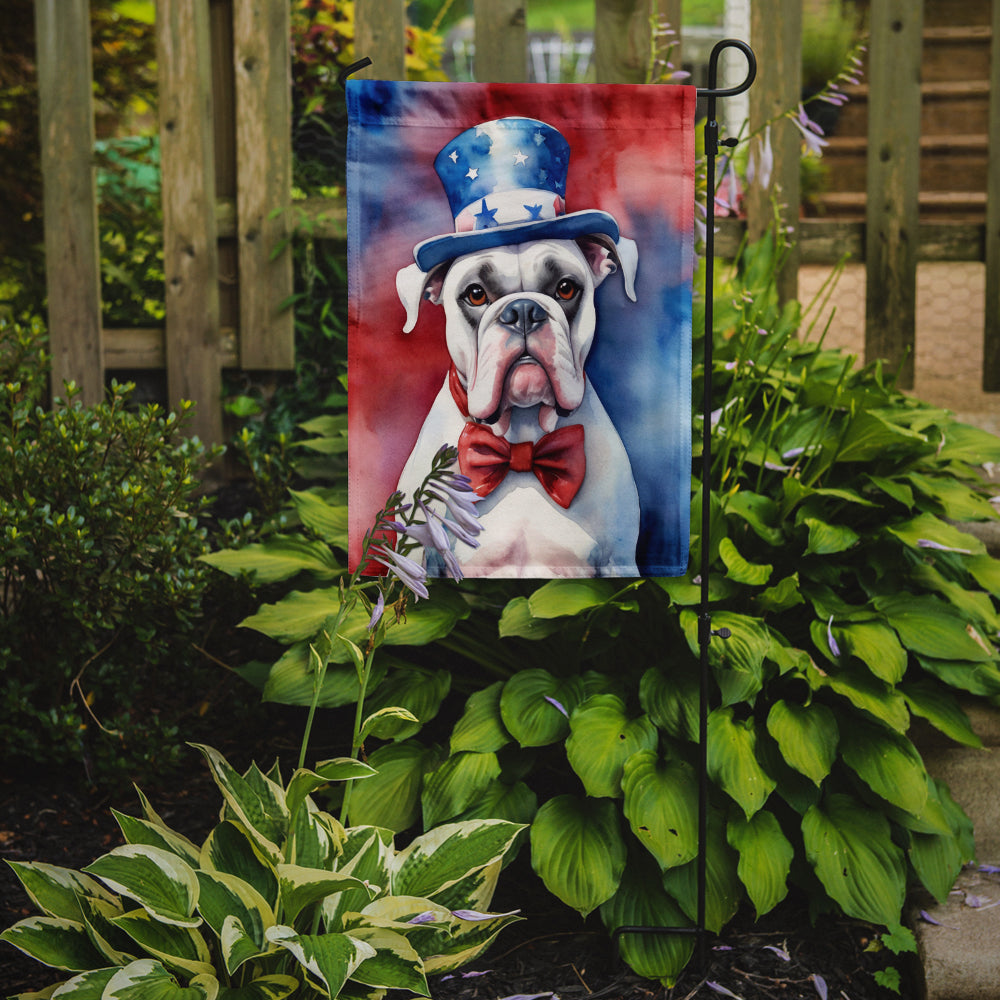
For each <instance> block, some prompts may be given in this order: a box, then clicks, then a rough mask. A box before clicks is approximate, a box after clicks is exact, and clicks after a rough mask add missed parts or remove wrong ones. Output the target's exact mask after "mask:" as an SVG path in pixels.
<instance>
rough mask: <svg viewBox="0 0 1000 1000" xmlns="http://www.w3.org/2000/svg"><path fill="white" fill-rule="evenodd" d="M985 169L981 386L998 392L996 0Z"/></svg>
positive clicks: (999, 80) (999, 90)
mask: <svg viewBox="0 0 1000 1000" xmlns="http://www.w3.org/2000/svg"><path fill="white" fill-rule="evenodd" d="M989 129H990V132H989V161H988V162H989V170H988V172H987V179H986V325H985V329H984V330H983V389H984V391H986V392H1000V0H993V41H992V43H991V46H990V119H989Z"/></svg>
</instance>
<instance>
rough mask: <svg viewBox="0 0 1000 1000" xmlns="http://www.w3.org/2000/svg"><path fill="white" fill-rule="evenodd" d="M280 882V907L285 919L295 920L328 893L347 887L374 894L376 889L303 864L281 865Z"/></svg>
mask: <svg viewBox="0 0 1000 1000" xmlns="http://www.w3.org/2000/svg"><path fill="white" fill-rule="evenodd" d="M278 881H279V883H280V886H281V906H282V912H283V913H284V916H285V919H286V920H291V921H294V920H295V918H296V917H297V916H298V915H299V914H300V913H301V912H302V910H303V909H305V907H307V906H310V905H311V904H313V903H318V902H319V901H320V900H321V899H325V898H326V897H327V896H332V895H333V894H334V893H337V892H343V891H344V890H345V889H361V890H363V891H365V892H368V893H369V898H371V896H374V895H375V893H374V890H370V889H369V888H368V886H366V885H365V884H364V882H362V881H361V879H358V878H355V877H354V876H353V875H344V874H343V873H342V872H327V871H321V870H319V869H316V868H303V867H301V866H300V865H278Z"/></svg>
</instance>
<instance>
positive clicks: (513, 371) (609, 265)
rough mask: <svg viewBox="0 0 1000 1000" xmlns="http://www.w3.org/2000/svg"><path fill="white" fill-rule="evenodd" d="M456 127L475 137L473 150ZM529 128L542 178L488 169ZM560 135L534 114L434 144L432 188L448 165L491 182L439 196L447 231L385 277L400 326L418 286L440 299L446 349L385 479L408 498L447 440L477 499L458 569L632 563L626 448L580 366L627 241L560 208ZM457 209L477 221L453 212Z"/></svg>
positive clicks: (629, 278)
mask: <svg viewBox="0 0 1000 1000" xmlns="http://www.w3.org/2000/svg"><path fill="white" fill-rule="evenodd" d="M538 135H541V136H542V137H543V138H542V141H541V142H540V141H539V140H538V139H537V138H534V137H535V136H538ZM484 136H485V137H486V138H487V139H488V140H489V141H488V143H484V142H483V141H482V137H484ZM466 138H469V139H470V141H472V140H476V141H478V145H479V150H480V158H479V159H478V160H477V159H475V157H474V153H475V150H474V149H471V148H470V147H469V146H467V145H463V140H464V139H466ZM532 141H533V144H534V145H535V146H536V147H537V146H541V145H543V144H544V143H548V145H549V147H550V148H549V149H547V150H546V151H545V154H546V155H545V157H542V158H539V157H537V156H536V157H535V159H536V160H538V162H540V163H542V164H544V166H543V167H542V168H541V169H542V172H543V173H544V175H545V176H544V178H543V180H544V182H551V180H552V175H553V174H555V175H556V179H557V182H556V184H555V185H554V186H552V187H548V188H544V187H543V188H540V187H537V186H531V187H525V186H524V180H523V177H522V178H518V180H519V181H520V185H514V184H507V185H505V184H504V183H502V178H501V180H500V181H499V182H498V180H497V178H498V175H500V174H502V173H503V171H502V170H499V169H498V168H497V163H496V160H504V161H506V160H508V159H509V160H511V161H512V162H511V165H512V166H514V167H518V166H525V165H527V164H526V163H518V162H517V161H518V160H520V159H523V160H525V161H527V160H528V159H529V156H530V153H531V152H533V150H531V148H530V146H529V143H531V142H532ZM560 143H562V144H563V145H565V140H563V138H562V136H561V135H560V134H559V133H558V132H557V131H556V130H555V129H552V128H551V127H550V126H547V125H545V124H544V123H541V122H537V121H535V120H533V119H522V118H515V119H500V120H499V121H497V122H492V123H486V125H483V126H478V127H477V128H476V129H470V130H469V132H468V133H463V135H462V136H459V137H458V138H457V139H456V140H455V141H454V142H453V143H450V144H449V145H447V146H445V148H444V149H443V150H442V151H441V153H440V154H439V155H438V159H437V163H436V166H437V167H438V172H439V174H441V175H442V180H443V181H444V182H445V186H446V188H448V187H449V178H448V176H447V173H448V170H449V164H450V165H453V166H454V167H455V170H454V171H452V172H453V173H460V174H461V175H462V179H463V180H464V181H470V180H471V181H472V182H476V181H478V177H479V175H480V174H482V173H484V172H485V173H487V175H488V179H489V182H490V184H491V186H492V190H491V191H489V192H486V193H481V192H480V191H476V190H473V191H472V192H471V194H470V191H469V190H468V188H469V184H466V185H465V187H464V188H463V190H462V191H461V192H460V193H459V194H458V196H457V197H458V202H457V204H456V200H455V198H454V197H452V205H453V208H456V209H457V210H456V213H455V214H456V233H454V234H448V235H446V236H443V237H437V238H435V239H432V240H427V241H424V242H423V243H421V244H419V245H418V246H417V248H416V250H415V251H414V255H415V257H416V261H417V262H416V263H414V264H411V265H409V266H408V267H404V268H402V269H401V270H400V271H399V272H398V273H397V276H396V289H397V291H398V293H399V297H400V300H401V301H402V303H403V306H404V308H405V310H406V321H405V325H404V327H403V329H404V332H407V333H408V332H410V331H411V330H412V329H413V328H414V326H415V325H416V322H417V317H418V313H419V309H420V305H421V303H422V301H423V300H424V299H427V300H429V301H430V302H432V303H434V304H437V305H440V306H442V307H443V308H444V312H445V321H446V341H447V347H448V353H449V354H450V356H451V361H452V366H451V369H450V371H449V372H448V373H447V375H446V376H445V378H444V381H443V384H442V386H441V390H440V391H439V392H438V394H437V397H436V398H435V400H434V403H433V405H432V406H431V409H430V412H429V413H428V415H427V417H426V419H425V421H424V424H423V426H422V428H421V430H420V433H419V436H418V438H417V441H416V444H415V446H414V448H413V451H412V452H411V454H410V457H409V459H408V460H407V462H406V465H405V467H404V469H403V472H402V475H401V476H400V479H399V489H400V490H402V491H403V492H405V493H407V495H412V494H413V492H414V490H415V489H416V488H417V487H419V485H420V483H421V481H422V479H423V477H424V476H425V475H426V474H427V470H428V469H429V468H430V464H431V459H432V458H433V456H434V454H435V453H436V452H437V451H438V449H439V448H440V447H441V446H442V445H443V444H454V443H457V444H458V447H459V464H460V467H461V470H462V472H463V473H465V474H466V475H469V476H470V478H471V479H472V485H473V488H474V490H475V492H476V493H477V494H478V495H479V496H480V498H481V499H480V500H479V501H478V503H477V511H478V513H479V517H480V522H481V523H482V526H483V531H482V534H481V535H480V536H479V541H480V546H479V547H478V548H472V547H471V546H469V545H466V544H464V543H463V542H461V541H456V543H455V556H456V557H457V559H458V561H459V563H460V565H461V567H462V570H463V572H464V573H465V574H466V575H468V576H492V575H496V576H522V577H534V576H567V577H582V576H637V575H638V569H637V567H636V542H637V539H638V534H639V498H638V493H637V491H636V487H635V482H634V479H633V477H632V470H631V466H630V464H629V458H628V454H627V452H626V450H625V446H624V444H623V443H622V441H621V438H620V437H619V435H618V432H617V431H616V429H615V427H614V425H613V424H612V422H611V419H610V417H609V416H608V414H607V412H606V410H605V409H604V406H603V405H602V404H601V401H600V399H599V398H598V396H597V393H596V392H595V390H594V387H593V385H592V384H591V382H590V381H589V380H588V379H587V377H586V375H585V373H584V365H585V362H586V360H587V355H588V354H589V352H590V348H591V345H592V343H593V339H594V332H595V329H596V324H597V313H596V309H595V306H594V292H595V289H596V288H597V287H598V286H599V285H600V284H601V282H602V281H604V280H605V279H606V278H607V277H608V276H609V275H611V274H614V273H615V272H617V271H621V273H622V276H623V278H624V281H625V290H626V293H627V294H628V296H629V298H630V299H632V300H633V301H635V276H636V271H637V266H638V254H637V251H636V247H635V244H634V242H633V241H631V240H628V239H624V238H622V237H621V236H620V235H619V233H618V227H617V224H616V223H615V222H614V220H613V219H612V218H611V217H610V216H609V215H607V214H606V213H603V212H596V211H589V212H578V213H574V214H571V215H566V214H563V211H562V206H563V202H562V192H561V191H560V190H559V185H558V175H559V170H560V164H559V163H556V162H555V161H554V158H555V159H556V160H560V161H561V169H562V182H563V184H564V182H565V164H566V162H567V161H568V147H567V148H566V150H565V151H563V150H562V148H561V146H560ZM522 148H523V149H528V150H529V152H528V153H525V152H522ZM484 150H485V152H483V151H484ZM486 158H490V159H493V158H495V159H494V162H492V163H490V160H489V159H486ZM442 160H444V161H446V163H445V164H444V169H442ZM466 162H480V163H481V164H482V166H481V167H480V168H479V169H477V168H475V167H467V166H466ZM469 174H473V175H474V176H473V177H471V178H470V177H469ZM535 176H536V177H537V176H538V175H537V174H536V175H535ZM536 183H538V182H537V181H536ZM473 186H474V185H473ZM449 196H450V197H451V191H450V190H449ZM463 199H465V200H464V201H463ZM550 202H551V204H550ZM512 206H513V212H514V213H515V214H514V218H513V219H510V218H509V214H510V212H511V210H512ZM524 210H527V211H528V216H529V217H528V218H524ZM463 213H464V215H465V216H471V217H472V218H474V219H476V220H477V222H478V220H479V219H481V218H483V217H485V218H486V219H487V220H488V223H492V224H487V225H485V226H484V227H482V228H476V224H473V225H471V226H470V225H468V224H463ZM518 213H519V214H518ZM498 215H499V216H500V218H499V219H497V216H498Z"/></svg>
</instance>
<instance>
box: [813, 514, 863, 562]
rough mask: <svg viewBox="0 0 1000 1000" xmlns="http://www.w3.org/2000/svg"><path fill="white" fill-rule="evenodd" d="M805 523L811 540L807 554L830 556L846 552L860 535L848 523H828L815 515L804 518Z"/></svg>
mask: <svg viewBox="0 0 1000 1000" xmlns="http://www.w3.org/2000/svg"><path fill="white" fill-rule="evenodd" d="M803 523H804V524H805V525H806V527H807V528H808V529H809V542H808V544H807V545H806V552H805V554H806V555H807V556H808V555H817V556H829V555H835V554H836V553H838V552H845V551H846V550H847V549H849V548H851V546H852V545H854V544H856V543H857V541H858V538H859V537H860V536H859V535H858V533H857V532H856V531H855V530H854V529H853V528H849V527H848V526H847V525H846V524H828V523H827V522H826V521H821V520H819V519H818V518H815V517H807V518H804V519H803Z"/></svg>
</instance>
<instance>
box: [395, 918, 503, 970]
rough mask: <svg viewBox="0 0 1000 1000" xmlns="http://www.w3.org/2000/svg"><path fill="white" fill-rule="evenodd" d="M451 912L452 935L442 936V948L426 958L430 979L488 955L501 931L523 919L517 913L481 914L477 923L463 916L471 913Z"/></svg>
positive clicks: (436, 949) (425, 965)
mask: <svg viewBox="0 0 1000 1000" xmlns="http://www.w3.org/2000/svg"><path fill="white" fill-rule="evenodd" d="M451 912H452V915H453V917H454V922H453V923H452V925H451V931H450V932H449V933H447V934H446V933H444V932H442V933H441V935H440V937H441V940H440V942H439V944H438V946H437V947H436V948H434V950H433V952H432V953H431V954H429V955H425V956H424V971H425V972H426V973H427V974H428V975H431V974H432V973H433V974H441V973H444V972H452V971H453V970H455V969H459V968H461V967H462V966H463V965H468V963H469V962H472V961H474V960H475V959H477V958H478V957H479V956H480V955H481V954H482V953H483V952H484V951H486V949H487V948H488V947H489V946H490V945H491V944H492V943H493V940H494V938H496V936H497V935H498V934H499V933H500V931H502V930H503V929H504V928H505V927H507V926H508V925H509V924H512V923H515V922H516V921H518V920H520V919H521V917H520V916H518V914H517V913H516V912H512V913H496V914H478V915H477V916H476V918H475V919H473V920H470V919H464V918H463V916H462V914H464V913H467V912H468V911H464V910H452V911H451ZM414 944H415V945H416V944H417V942H414ZM418 950H419V949H418Z"/></svg>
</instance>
